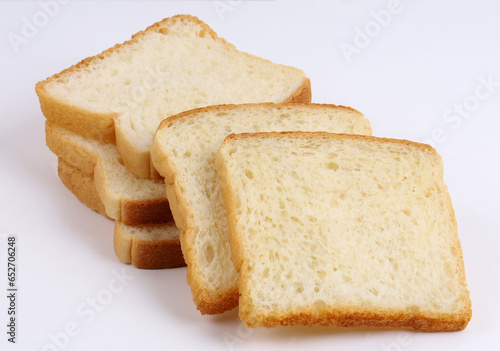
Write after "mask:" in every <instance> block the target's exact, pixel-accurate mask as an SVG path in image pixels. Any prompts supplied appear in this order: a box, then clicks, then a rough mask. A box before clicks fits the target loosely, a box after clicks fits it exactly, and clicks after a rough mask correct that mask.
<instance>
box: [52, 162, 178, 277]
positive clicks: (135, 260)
mask: <svg viewBox="0 0 500 351" xmlns="http://www.w3.org/2000/svg"><path fill="white" fill-rule="evenodd" d="M58 162H59V163H58V174H59V178H61V180H62V182H63V184H64V185H65V186H66V187H67V188H68V189H69V190H70V191H71V192H72V193H73V194H74V195H75V196H76V197H77V198H78V199H79V200H80V201H81V202H82V203H83V204H84V205H86V206H87V207H89V208H91V209H92V210H94V211H97V212H99V213H101V214H103V215H104V216H106V217H107V215H106V211H105V209H104V204H103V203H102V201H101V198H100V197H99V194H98V193H97V190H96V188H95V184H94V177H93V176H92V175H88V174H85V173H84V172H82V171H81V170H79V169H78V168H76V167H74V166H72V165H70V164H69V163H67V162H66V161H64V159H62V158H59V159H58ZM114 249H115V253H116V256H117V257H118V258H119V259H120V260H121V261H122V262H123V263H126V264H132V265H134V266H135V267H137V268H142V269H162V268H176V267H183V266H185V265H186V264H185V263H184V258H183V257H182V251H181V246H180V241H179V230H178V229H177V228H176V227H175V224H174V223H173V222H168V223H163V224H145V225H138V226H130V225H127V224H125V223H122V222H120V221H115V231H114Z"/></svg>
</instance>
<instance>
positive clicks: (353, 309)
mask: <svg viewBox="0 0 500 351" xmlns="http://www.w3.org/2000/svg"><path fill="white" fill-rule="evenodd" d="M36 90H37V93H38V96H39V98H40V102H41V107H42V111H43V113H44V115H45V116H46V118H47V122H46V137H47V145H48V146H49V148H50V149H51V150H52V151H53V152H54V153H55V154H56V155H57V156H58V158H59V176H60V178H61V180H62V181H63V183H64V184H65V185H66V186H67V187H68V188H69V189H70V190H71V191H72V192H73V193H74V194H75V195H76V196H77V197H78V198H79V199H80V200H81V201H82V202H83V203H85V204H86V205H87V206H89V207H90V208H92V209H94V210H96V211H98V212H100V213H102V214H104V215H106V216H107V217H109V218H112V219H114V220H115V221H116V222H115V240H114V245H115V251H116V254H117V256H118V257H119V258H120V260H122V261H123V262H125V263H132V264H134V265H135V266H137V267H140V268H166V267H178V266H181V265H184V264H186V265H187V280H188V283H189V285H190V287H191V291H192V294H193V300H194V303H195V305H196V307H197V308H198V309H199V310H200V312H201V313H202V314H217V313H223V312H224V311H227V310H230V309H232V308H234V307H236V306H238V305H239V306H240V311H239V313H240V317H241V319H242V320H243V322H244V323H245V324H246V325H248V326H250V327H256V326H265V327H275V326H282V325H296V324H302V325H313V324H321V325H338V326H359V325H372V326H392V327H413V328H415V329H417V330H423V331H453V330H461V329H463V328H465V327H466V325H467V323H468V321H469V320H470V318H471V307H470V299H469V293H468V291H467V288H466V283H465V273H464V265H463V258H462V251H461V246H460V241H459V239H458V234H457V226H456V221H455V215H454V212H453V207H452V205H451V200H450V197H449V195H448V192H447V189H446V185H445V184H444V182H443V166H442V161H441V158H440V157H439V155H438V154H437V153H436V152H435V150H434V149H432V148H431V147H429V146H426V145H423V144H418V143H413V142H410V141H406V140H395V139H383V138H377V137H373V136H371V134H372V130H371V126H370V123H369V122H368V120H367V119H366V118H364V116H363V115H362V114H361V113H360V112H358V111H356V110H354V109H352V108H348V107H343V106H336V105H326V104H312V103H311V85H310V81H309V79H308V78H307V77H306V75H305V74H304V72H302V71H301V70H299V69H296V68H293V67H288V66H283V65H278V64H274V63H271V62H270V61H267V60H264V59H261V58H259V57H255V56H252V55H249V54H246V53H242V52H239V51H237V50H236V49H235V47H234V46H233V45H231V44H229V43H227V42H226V41H225V40H223V39H221V38H219V37H218V36H217V35H216V34H215V33H214V32H213V31H212V30H211V29H210V28H209V27H208V26H207V25H206V24H204V23H203V22H201V21H199V20H198V19H197V18H195V17H192V16H186V15H179V16H175V17H172V18H168V19H165V20H163V21H161V22H159V23H156V24H154V25H153V26H151V27H149V28H148V29H146V30H145V31H143V32H139V33H137V34H136V35H134V36H133V38H132V39H131V40H130V41H128V42H126V43H124V44H122V45H116V46H115V47H113V48H111V49H109V50H107V51H105V52H103V53H102V54H100V55H98V56H94V57H91V58H88V59H86V60H84V61H82V62H80V63H79V64H77V65H75V66H73V67H71V68H69V69H67V70H65V71H63V72H61V73H59V74H56V75H54V76H52V77H50V78H48V79H47V80H45V81H43V82H40V83H38V84H37V87H36ZM174 222H175V224H174Z"/></svg>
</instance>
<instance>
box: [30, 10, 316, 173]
mask: <svg viewBox="0 0 500 351" xmlns="http://www.w3.org/2000/svg"><path fill="white" fill-rule="evenodd" d="M36 92H37V94H38V97H39V100H40V104H41V109H42V112H43V114H44V115H45V117H46V118H47V119H48V120H49V121H52V122H54V123H56V124H58V125H60V126H62V127H64V128H66V129H68V130H71V131H72V132H74V133H76V134H80V135H82V136H84V137H86V138H90V139H95V140H98V141H100V142H102V143H115V142H116V145H117V148H118V152H119V153H120V155H121V157H122V160H123V163H124V164H125V166H126V167H127V168H128V169H129V170H130V171H131V172H132V173H134V174H135V175H136V176H138V177H141V178H154V177H155V175H156V173H155V171H154V170H151V168H150V154H149V149H150V146H151V141H152V139H153V134H154V133H155V131H156V129H157V127H158V125H159V123H160V122H161V121H162V120H163V119H164V118H166V117H168V116H171V115H174V114H176V113H179V112H182V111H186V110H190V109H193V108H197V107H203V106H208V105H215V104H224V103H226V104H227V103H245V102H310V101H311V87H310V81H309V79H308V78H307V77H306V75H305V74H304V72H303V71H301V70H299V69H297V68H293V67H289V66H284V65H280V64H275V63H272V62H270V61H268V60H265V59H262V58H260V57H256V56H253V55H249V54H247V53H243V52H240V51H238V50H236V48H235V47H234V46H233V45H232V44H229V43H228V42H226V41H225V40H224V39H222V38H219V37H218V36H217V34H216V33H215V32H214V31H213V30H212V29H211V28H210V27H208V26H207V25H206V24H205V23H203V22H202V21H200V20H199V19H198V18H196V17H193V16H189V15H178V16H174V17H170V18H166V19H164V20H162V21H161V22H158V23H156V24H154V25H152V26H150V27H149V28H147V29H146V30H144V31H141V32H139V33H137V34H135V35H134V36H133V37H132V39H131V40H129V41H127V42H125V43H123V44H117V45H115V46H114V47H112V48H110V49H108V50H106V51H104V52H103V53H101V54H99V55H96V56H94V57H90V58H87V59H85V60H83V61H82V62H80V63H78V64H76V65H74V66H72V67H70V68H68V69H66V70H64V71H62V72H60V73H58V74H55V75H54V76H52V77H50V78H47V79H46V80H44V81H42V82H39V83H38V84H37V85H36Z"/></svg>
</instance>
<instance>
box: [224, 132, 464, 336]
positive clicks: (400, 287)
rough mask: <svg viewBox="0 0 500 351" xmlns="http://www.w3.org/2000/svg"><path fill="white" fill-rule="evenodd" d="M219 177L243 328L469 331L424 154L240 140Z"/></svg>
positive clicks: (429, 153) (455, 251)
mask: <svg viewBox="0 0 500 351" xmlns="http://www.w3.org/2000/svg"><path fill="white" fill-rule="evenodd" d="M216 167H217V172H218V175H219V177H220V180H221V185H222V192H223V194H224V198H225V205H226V209H227V214H228V223H229V233H230V234H229V238H230V244H231V252H232V255H233V256H232V257H233V261H234V264H235V266H236V269H237V271H238V272H239V274H240V275H239V291H240V300H239V302H240V305H239V308H240V310H239V314H240V317H241V319H242V320H243V322H244V323H245V324H246V325H247V326H250V327H257V326H265V327H276V326H280V325H296V324H301V325H313V324H322V325H337V326H361V325H368V326H391V327H413V328H415V329H417V330H422V331H455V330H462V329H464V328H465V327H466V326H467V323H468V322H469V320H470V318H471V302H470V299H469V292H468V290H467V287H466V283H465V273H464V262H463V258H462V249H461V246H460V241H459V238H458V234H457V223H456V220H455V215H454V211H453V207H452V204H451V200H450V196H449V194H448V191H447V188H446V185H445V184H444V181H443V164H442V160H441V158H440V156H439V155H438V154H437V153H436V151H435V150H434V149H433V148H432V147H430V146H428V145H424V144H418V143H413V142H410V141H405V140H394V139H383V138H375V137H367V136H359V135H358V136H352V135H339V134H328V133H305V132H295V133H260V134H259V133H257V134H241V135H231V136H229V137H228V138H226V140H225V141H224V143H223V144H222V147H221V149H220V151H219V153H218V155H217V159H216Z"/></svg>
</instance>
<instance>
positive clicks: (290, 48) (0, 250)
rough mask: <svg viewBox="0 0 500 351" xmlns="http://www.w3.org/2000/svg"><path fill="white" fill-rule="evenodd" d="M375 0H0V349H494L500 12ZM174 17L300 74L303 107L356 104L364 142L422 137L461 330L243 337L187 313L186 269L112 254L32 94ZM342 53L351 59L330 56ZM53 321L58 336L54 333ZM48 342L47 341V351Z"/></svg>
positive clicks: (418, 0) (107, 224) (228, 323)
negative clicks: (463, 321)
mask: <svg viewBox="0 0 500 351" xmlns="http://www.w3.org/2000/svg"><path fill="white" fill-rule="evenodd" d="M388 4H389V1H373V0H372V1H368V0H366V1H365V0H349V1H348V0H337V1H285V0H283V1H151V2H148V1H142V2H141V1H90V2H86V1H72V2H69V3H68V4H64V5H60V6H59V8H58V9H57V11H55V10H54V11H52V13H51V15H52V16H48V15H45V18H46V19H47V21H46V22H43V19H44V15H41V14H40V12H41V11H43V9H42V6H41V5H40V4H39V3H38V2H36V1H10V2H9V1H0V63H1V66H0V79H1V84H0V118H1V124H0V168H1V171H0V233H1V236H0V260H1V261H0V349H1V350H28V351H32V350H37V351H38V350H49V349H52V350H58V349H60V348H63V349H65V350H123V351H128V350H160V349H162V350H167V349H168V350H169V349H178V348H180V349H181V350H192V349H203V350H249V349H257V348H259V349H263V350H265V349H267V350H303V349H305V348H307V349H309V350H321V349H328V350H393V351H395V350H488V349H497V348H498V345H499V344H500V283H499V282H500V259H499V254H498V252H499V247H500V233H499V229H498V228H499V225H500V223H499V217H500V213H499V209H500V200H499V199H500V191H499V170H500V158H499V151H500V147H499V146H500V141H499V138H498V135H499V129H500V122H499V113H500V83H499V82H500V66H499V64H500V44H499V34H500V21H499V17H498V16H499V14H500V5H499V3H498V2H496V1H491V0H481V1H457V0H454V1H453V0H443V1H430V0H414V1H405V0H401V4H400V5H399V7H397V8H396V11H393V13H392V14H391V15H390V17H388V16H385V17H383V16H382V15H380V13H386V14H387V12H382V11H386V9H387V8H388V6H389V5H388ZM178 13H189V14H193V15H196V16H198V17H200V19H202V20H203V21H205V22H206V23H207V24H209V25H210V26H211V27H212V28H213V29H214V30H215V31H216V32H217V33H218V34H219V35H220V36H221V37H223V38H225V39H227V40H228V41H229V42H231V43H233V44H235V45H236V47H237V48H238V49H240V50H243V51H246V52H250V53H253V54H256V55H259V56H262V57H265V58H268V59H271V60H273V61H274V62H278V63H284V64H288V65H293V66H296V67H299V68H302V69H303V70H304V71H305V72H306V73H307V75H308V76H309V77H310V78H311V81H312V90H313V101H314V102H327V103H335V104H342V105H348V106H352V107H354V108H356V109H358V110H359V111H361V112H362V113H364V114H365V116H366V117H367V118H368V119H369V120H370V121H371V123H372V126H373V132H374V135H377V136H388V137H396V138H407V139H411V140H415V141H422V140H427V141H429V139H432V138H433V137H434V140H433V143H434V144H435V145H436V148H437V150H438V152H439V153H440V154H441V155H442V157H443V160H444V164H445V178H446V179H445V180H446V182H447V184H448V187H449V191H450V194H451V197H452V200H453V204H454V208H455V211H456V216H457V220H458V225H459V236H460V239H461V242H462V247H463V251H464V257H465V267H466V275H467V282H468V286H469V289H470V292H471V298H472V307H473V317H472V320H471V322H470V324H469V326H468V327H467V329H466V330H464V331H462V332H456V333H415V332H412V331H407V330H387V329H374V328H355V329H345V328H333V327H319V326H318V327H311V328H307V327H289V328H276V329H252V330H248V329H246V328H244V327H243V326H242V323H241V322H240V321H239V319H238V318H237V309H236V310H234V311H231V312H228V313H225V314H223V315H220V316H201V315H200V313H199V312H198V311H197V310H196V309H195V307H194V304H193V303H192V299H191V293H190V290H189V287H188V285H187V284H186V281H185V275H186V269H185V268H180V269H174V270H157V271H144V270H138V269H136V268H134V267H131V266H125V265H123V264H121V263H120V262H119V261H118V259H117V258H116V257H115V254H114V251H113V243H112V237H113V234H112V231H113V223H112V221H110V220H107V219H105V218H103V217H102V216H100V215H98V214H97V213H94V212H92V211H91V210H89V209H87V208H86V207H85V206H84V205H82V204H80V203H79V202H78V201H77V200H76V198H75V197H74V196H73V195H72V194H71V193H70V192H69V191H68V190H66V188H65V187H64V186H63V185H62V183H61V182H60V181H59V179H58V177H57V174H56V164H57V162H56V157H55V156H54V155H53V154H52V153H51V152H50V151H49V150H48V148H47V147H46V146H45V140H44V117H43V115H42V113H41V111H40V108H39V103H38V99H37V97H36V95H35V90H34V86H35V83H36V82H37V81H39V80H43V79H45V78H46V77H48V76H50V75H52V74H54V73H56V72H59V71H60V70H62V69H64V68H67V67H69V66H70V65H72V64H74V63H76V62H78V61H80V60H81V59H83V58H85V57H87V56H92V55H95V54H97V53H99V52H101V51H102V50H104V49H106V48H108V47H110V46H112V45H114V44H115V43H118V42H123V41H125V40H127V39H128V38H129V37H130V36H131V35H132V34H133V33H135V32H137V31H139V30H141V29H144V28H146V27H147V26H149V25H150V24H152V23H154V22H156V21H159V20H161V19H163V18H165V17H169V16H171V15H175V14H178ZM377 14H379V15H377ZM376 18H378V21H379V22H378V23H377V22H376V21H377V20H376ZM34 21H38V22H37V24H38V26H39V28H37V30H36V31H35V33H33V32H32V33H31V34H30V35H29V36H30V38H26V35H25V36H24V39H25V40H23V42H22V43H20V44H19V43H18V44H17V45H15V44H13V43H12V38H14V37H15V35H18V36H20V37H23V33H22V32H23V27H25V26H27V24H26V23H27V22H30V23H33V22H34ZM380 23H382V24H380ZM25 32H26V30H25ZM360 33H364V35H369V36H368V40H367V37H365V38H362V37H363V34H360ZM25 34H26V33H25ZM363 39H364V40H363ZM349 45H350V46H351V49H352V48H353V47H354V48H356V53H353V54H352V55H346V54H344V53H343V50H342V48H343V47H344V48H346V47H348V46H349ZM356 45H357V47H356ZM488 80H490V81H492V82H493V83H490V86H488V87H487V86H485V85H484V83H482V82H484V81H488ZM488 89H489V90H488ZM478 97H479V98H478ZM460 106H462V109H463V110H464V113H462V115H457V114H456V113H454V112H453V109H454V108H455V109H456V108H460ZM450 109H451V111H448V110H450ZM7 235H16V236H17V237H18V252H17V254H18V264H19V267H18V282H17V285H18V287H19V292H18V339H17V340H18V343H17V344H16V345H12V344H10V343H7V341H6V339H7V334H6V329H7V328H6V324H7V317H8V316H7V299H6V298H5V297H4V296H6V288H7V279H6V265H7V264H6V250H7V249H6V247H7V245H6V238H7ZM116 274H125V275H127V276H129V277H130V278H129V279H131V280H126V281H125V282H124V283H123V284H122V285H120V287H121V290H120V292H117V293H114V294H113V295H112V297H111V300H108V301H106V303H107V305H106V306H104V307H102V306H98V307H102V311H99V312H91V311H95V309H91V307H90V306H91V305H90V301H91V300H92V299H94V298H96V297H98V296H101V297H102V296H104V295H103V294H106V292H105V290H106V289H109V288H108V284H109V283H110V282H112V281H113V279H114V277H115V275H116ZM117 286H118V285H117ZM92 313H95V314H94V315H93V314H92ZM68 326H69V327H68ZM65 328H69V331H70V334H72V336H69V337H66V336H64V335H63V334H62V333H63V332H64V330H65ZM65 333H66V332H65ZM75 334H77V335H75ZM51 338H52V339H54V338H55V339H56V341H57V342H56V343H55V345H53V346H54V347H52V348H51V347H50V345H49V344H51V343H52V344H54V342H53V341H52V340H51ZM57 343H59V346H60V347H58V345H57Z"/></svg>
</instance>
